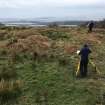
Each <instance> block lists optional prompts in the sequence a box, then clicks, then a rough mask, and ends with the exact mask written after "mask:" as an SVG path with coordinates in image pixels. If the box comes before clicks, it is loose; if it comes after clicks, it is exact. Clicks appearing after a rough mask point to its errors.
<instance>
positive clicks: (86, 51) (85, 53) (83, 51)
mask: <svg viewBox="0 0 105 105" xmlns="http://www.w3.org/2000/svg"><path fill="white" fill-rule="evenodd" d="M90 53H91V50H90V49H89V48H88V47H83V48H82V49H81V51H80V53H79V55H81V60H83V61H87V60H88V56H89V54H90Z"/></svg>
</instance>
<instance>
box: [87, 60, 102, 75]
mask: <svg viewBox="0 0 105 105" xmlns="http://www.w3.org/2000/svg"><path fill="white" fill-rule="evenodd" d="M89 62H90V64H91V65H92V66H93V67H94V68H95V71H96V72H97V73H98V74H101V72H100V70H99V69H98V68H97V67H96V65H95V63H94V62H92V60H89Z"/></svg>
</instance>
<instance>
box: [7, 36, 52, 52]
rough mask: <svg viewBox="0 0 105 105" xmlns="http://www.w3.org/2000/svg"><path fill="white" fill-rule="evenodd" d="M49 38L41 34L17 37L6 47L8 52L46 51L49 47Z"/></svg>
mask: <svg viewBox="0 0 105 105" xmlns="http://www.w3.org/2000/svg"><path fill="white" fill-rule="evenodd" d="M50 46H51V43H50V40H49V39H48V38H47V37H45V36H42V35H31V36H29V37H27V38H26V39H18V41H17V42H16V43H13V44H10V45H9V46H7V47H8V49H9V51H10V52H16V53H17V52H26V51H28V52H37V53H46V52H47V51H48V49H49V48H50Z"/></svg>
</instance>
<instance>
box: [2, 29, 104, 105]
mask: <svg viewBox="0 0 105 105" xmlns="http://www.w3.org/2000/svg"><path fill="white" fill-rule="evenodd" d="M84 43H88V44H89V46H90V48H91V50H92V54H91V56H90V58H91V59H92V61H93V62H94V63H95V64H96V66H97V68H98V69H99V71H100V72H101V74H97V73H96V72H95V71H94V68H93V67H92V65H91V64H89V68H88V70H89V73H88V76H87V77H86V78H77V77H76V76H75V72H76V69H77V64H78V61H79V56H78V55H77V54H76V51H77V50H79V49H80V48H81V47H82V46H83V44H84ZM6 65H7V66H6ZM5 66H6V68H5V69H6V70H5V69H4V67H5ZM4 71H6V72H5V73H4ZM104 76H105V30H104V29H94V32H92V33H87V29H85V28H79V27H77V28H65V27H63V28H61V27H58V28H44V27H42V28H4V29H0V81H1V83H0V102H1V104H0V105H105V77H104ZM6 77H8V78H6ZM9 80H10V81H15V83H14V84H15V85H10V86H9V89H8V88H7V87H6V86H7V85H6V86H5V84H6V82H7V81H9ZM2 81H4V82H2ZM10 84H11V82H10ZM10 87H12V88H10ZM7 90H9V91H7ZM5 95H6V97H5ZM11 96H12V97H11Z"/></svg>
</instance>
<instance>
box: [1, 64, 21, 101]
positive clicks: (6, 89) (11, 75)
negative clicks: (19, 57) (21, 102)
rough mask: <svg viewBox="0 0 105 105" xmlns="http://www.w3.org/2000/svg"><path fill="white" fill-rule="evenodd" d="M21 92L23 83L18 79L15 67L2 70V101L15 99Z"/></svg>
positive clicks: (4, 67)
mask: <svg viewBox="0 0 105 105" xmlns="http://www.w3.org/2000/svg"><path fill="white" fill-rule="evenodd" d="M20 90H21V81H20V80H18V79H17V73H16V70H15V68H13V65H12V66H10V65H8V66H3V67H1V68H0V99H1V101H3V102H4V100H5V101H8V100H9V99H10V98H15V96H17V94H18V93H19V92H20Z"/></svg>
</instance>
